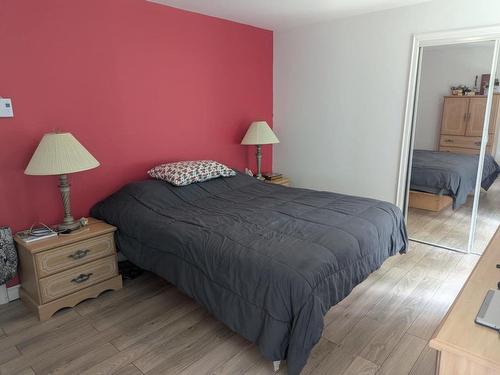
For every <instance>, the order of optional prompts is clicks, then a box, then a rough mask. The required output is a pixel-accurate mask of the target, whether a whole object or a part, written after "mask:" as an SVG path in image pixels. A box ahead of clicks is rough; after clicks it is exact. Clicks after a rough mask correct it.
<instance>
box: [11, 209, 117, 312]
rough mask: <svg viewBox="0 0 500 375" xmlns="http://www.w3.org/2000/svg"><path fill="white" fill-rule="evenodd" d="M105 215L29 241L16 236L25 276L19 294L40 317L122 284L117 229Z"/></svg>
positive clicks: (22, 277)
mask: <svg viewBox="0 0 500 375" xmlns="http://www.w3.org/2000/svg"><path fill="white" fill-rule="evenodd" d="M115 230H116V228H115V227H114V226H112V225H109V224H106V223H104V222H103V221H99V220H96V219H92V218H91V219H89V224H88V225H87V226H86V227H84V228H82V229H79V230H77V231H75V232H73V233H71V234H68V235H59V236H57V237H52V238H48V239H45V240H39V241H35V242H31V243H26V242H24V241H22V240H21V239H20V238H19V237H17V236H15V237H14V239H15V241H16V245H17V249H18V253H19V260H20V276H21V290H20V298H21V300H22V301H23V302H24V303H25V304H26V305H27V306H28V307H29V308H30V309H32V310H33V311H35V312H36V314H37V315H38V318H39V319H40V320H47V319H49V318H50V317H51V316H52V315H53V314H54V313H55V312H56V311H57V310H60V309H62V308H63V307H73V306H75V305H76V304H78V303H79V302H81V301H83V300H85V299H87V298H95V297H97V296H98V295H99V294H101V293H102V292H104V291H105V290H110V289H114V290H117V289H121V287H122V278H121V276H120V275H119V274H118V262H117V256H116V249H115V241H114V232H115Z"/></svg>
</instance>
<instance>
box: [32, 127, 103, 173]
mask: <svg viewBox="0 0 500 375" xmlns="http://www.w3.org/2000/svg"><path fill="white" fill-rule="evenodd" d="M99 165H100V164H99V162H98V161H97V160H96V159H95V158H94V157H93V156H92V155H91V154H90V152H88V151H87V149H86V148H85V147H83V146H82V144H81V143H80V142H78V140H77V139H76V138H75V137H74V136H73V134H71V133H48V134H45V135H44V136H43V138H42V140H41V141H40V143H39V145H38V147H37V148H36V150H35V153H34V154H33V156H32V157H31V160H30V162H29V164H28V166H27V167H26V169H25V171H24V173H25V174H27V175H38V176H46V175H62V174H67V173H75V172H81V171H86V170H89V169H93V168H96V167H98V166H99Z"/></svg>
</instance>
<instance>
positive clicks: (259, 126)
mask: <svg viewBox="0 0 500 375" xmlns="http://www.w3.org/2000/svg"><path fill="white" fill-rule="evenodd" d="M274 143H280V141H279V140H278V138H277V137H276V134H274V133H273V131H272V130H271V128H270V127H269V125H267V122H265V121H255V122H252V124H251V125H250V127H249V128H248V130H247V132H246V134H245V136H244V137H243V139H242V140H241V144H242V145H268V144H274Z"/></svg>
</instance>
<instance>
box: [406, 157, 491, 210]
mask: <svg viewBox="0 0 500 375" xmlns="http://www.w3.org/2000/svg"><path fill="white" fill-rule="evenodd" d="M478 161H479V156H478V155H464V154H455V153H452V152H440V151H427V150H415V151H414V152H413V161H412V166H411V180H410V189H411V190H417V191H423V192H427V193H432V194H440V195H441V194H442V195H449V196H451V197H452V198H453V209H457V208H459V207H460V206H461V205H462V204H464V203H465V202H466V200H467V195H468V194H469V193H471V192H473V191H474V188H475V186H476V176H477V167H478ZM499 173H500V168H499V166H498V164H497V163H496V161H495V159H493V157H492V156H491V155H485V158H484V168H483V176H482V177H483V179H482V182H481V186H482V187H483V189H485V190H488V189H489V187H490V186H491V184H493V182H495V179H496V178H497V176H498V174H499Z"/></svg>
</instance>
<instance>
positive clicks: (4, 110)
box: [0, 98, 14, 117]
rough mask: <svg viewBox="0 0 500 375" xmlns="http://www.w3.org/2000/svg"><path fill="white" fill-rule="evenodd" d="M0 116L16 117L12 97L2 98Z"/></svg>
mask: <svg viewBox="0 0 500 375" xmlns="http://www.w3.org/2000/svg"><path fill="white" fill-rule="evenodd" d="M0 117H14V110H13V108H12V100H11V99H9V98H0Z"/></svg>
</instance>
